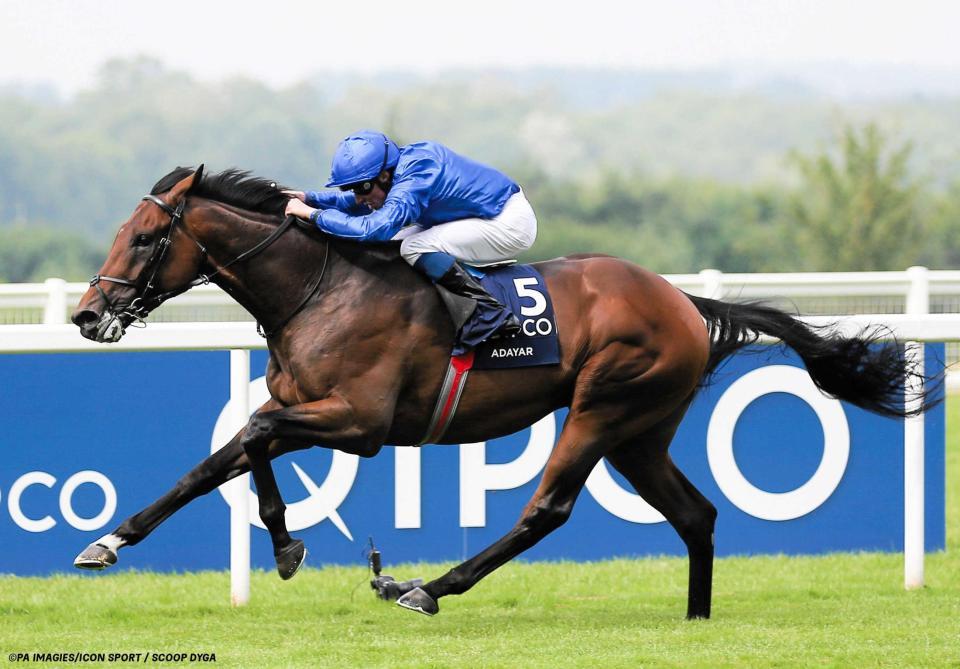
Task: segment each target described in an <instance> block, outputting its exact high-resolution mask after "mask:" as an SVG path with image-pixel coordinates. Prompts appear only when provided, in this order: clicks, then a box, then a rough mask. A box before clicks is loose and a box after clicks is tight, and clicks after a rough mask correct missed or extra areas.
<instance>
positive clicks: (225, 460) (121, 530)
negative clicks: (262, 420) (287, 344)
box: [73, 400, 303, 569]
mask: <svg viewBox="0 0 960 669" xmlns="http://www.w3.org/2000/svg"><path fill="white" fill-rule="evenodd" d="M278 406H279V405H277V404H276V403H274V402H273V401H272V400H271V401H270V402H267V403H266V404H264V405H263V406H262V407H260V409H259V410H258V411H265V410H270V409H274V408H276V407H278ZM245 429H246V428H244V429H243V430H240V432H238V433H237V434H236V436H234V437H233V439H231V440H230V442H229V443H228V444H227V445H226V446H224V447H223V448H221V449H220V450H219V451H217V452H216V453H213V454H212V455H210V456H208V457H207V458H206V459H204V460H203V461H202V462H201V463H200V464H198V465H197V466H196V467H194V468H193V469H191V470H190V471H189V472H188V473H187V474H186V475H184V476H183V478H181V479H180V480H179V481H177V483H176V485H174V486H173V488H172V489H171V490H170V491H169V492H167V493H166V494H165V495H163V496H162V497H161V498H160V499H158V500H157V501H156V502H154V503H153V504H151V505H150V506H148V507H147V508H145V509H144V510H143V511H140V512H139V513H137V514H136V515H133V516H130V517H129V518H127V519H126V520H124V521H123V523H121V524H120V525H119V526H118V527H117V528H116V529H115V530H114V531H113V532H111V533H110V534H107V535H105V536H103V537H100V538H99V539H97V540H96V541H95V542H93V543H92V544H90V545H89V546H87V548H86V549H84V551H83V552H82V553H80V555H78V556H77V557H76V559H75V560H74V562H73V564H74V566H76V567H78V568H80V569H105V568H106V567H109V566H111V565H113V564H115V563H116V562H117V551H119V550H120V548H122V547H124V546H133V545H135V544H138V543H140V542H141V541H142V540H143V539H145V538H146V537H147V536H148V535H149V534H150V533H151V532H153V531H154V530H155V529H156V528H157V527H158V526H159V525H160V523H162V522H163V521H165V520H166V519H167V518H169V517H170V516H171V515H173V514H174V513H175V512H177V511H178V510H180V509H181V508H183V507H184V506H185V505H186V504H188V503H189V502H191V501H192V500H194V499H196V498H197V497H200V496H202V495H206V494H207V493H209V492H211V491H212V490H215V489H216V488H217V487H219V486H220V485H222V484H223V483H225V482H227V481H229V480H230V479H232V478H235V477H237V476H239V475H240V474H243V473H245V472H248V471H250V464H249V462H248V460H247V456H246V454H245V453H244V452H243V446H242V445H241V443H240V441H241V437H243V434H244V431H245ZM302 447H303V446H301V445H299V444H295V443H289V442H288V443H278V444H276V445H274V446H273V447H271V449H270V451H269V457H270V458H275V457H277V456H280V455H282V454H284V453H288V452H290V451H292V450H296V449H297V448H302Z"/></svg>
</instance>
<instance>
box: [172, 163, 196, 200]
mask: <svg viewBox="0 0 960 669" xmlns="http://www.w3.org/2000/svg"><path fill="white" fill-rule="evenodd" d="M202 177H203V165H202V164H201V165H200V167H198V168H197V169H196V170H194V172H193V174H190V175H189V176H186V177H184V178H183V179H181V180H180V181H178V182H177V183H176V184H175V185H174V187H173V188H171V189H170V200H171V204H177V203H179V202H180V200H182V199H183V198H184V197H186V195H187V193H189V192H190V189H191V188H193V187H194V186H195V185H197V184H198V183H200V179H201V178H202Z"/></svg>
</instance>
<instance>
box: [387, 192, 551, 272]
mask: <svg viewBox="0 0 960 669" xmlns="http://www.w3.org/2000/svg"><path fill="white" fill-rule="evenodd" d="M394 239H395V240H396V239H399V240H403V241H402V242H401V243H400V255H402V256H403V259H404V260H406V261H407V262H408V263H410V264H411V265H413V264H414V263H415V262H417V260H418V259H419V258H420V256H421V255H423V254H424V253H435V252H441V253H448V254H450V255H452V256H453V257H454V258H456V259H457V260H462V261H464V262H467V263H470V264H471V265H480V266H482V265H489V264H492V263H496V262H501V261H504V260H513V259H515V258H516V257H517V256H518V255H519V254H521V253H522V252H524V251H526V250H527V249H529V248H530V247H531V246H533V242H534V241H535V240H536V239H537V217H536V215H535V214H534V213H533V207H531V206H530V203H529V202H527V198H526V197H525V196H524V195H523V191H519V192H517V193H514V194H513V195H512V196H511V197H510V199H509V200H507V203H506V204H505V205H504V207H503V211H501V212H500V214H499V215H497V216H496V217H494V218H464V219H461V220H459V221H450V222H449V223H441V224H439V225H435V226H433V227H432V228H427V229H423V228H421V227H419V226H416V225H412V226H409V227H406V228H404V229H403V230H401V231H400V232H398V233H397V234H396V235H395V236H394Z"/></svg>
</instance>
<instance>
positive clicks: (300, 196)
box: [283, 190, 307, 202]
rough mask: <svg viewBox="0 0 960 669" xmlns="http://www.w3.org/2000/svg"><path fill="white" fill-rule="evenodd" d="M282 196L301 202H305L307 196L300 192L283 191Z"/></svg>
mask: <svg viewBox="0 0 960 669" xmlns="http://www.w3.org/2000/svg"><path fill="white" fill-rule="evenodd" d="M283 194H284V195H289V196H290V197H295V198H297V199H298V200H300V201H301V202H306V201H307V196H306V194H305V193H304V192H303V191H302V190H285V191H283Z"/></svg>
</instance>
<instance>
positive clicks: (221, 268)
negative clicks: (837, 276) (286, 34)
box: [72, 165, 929, 618]
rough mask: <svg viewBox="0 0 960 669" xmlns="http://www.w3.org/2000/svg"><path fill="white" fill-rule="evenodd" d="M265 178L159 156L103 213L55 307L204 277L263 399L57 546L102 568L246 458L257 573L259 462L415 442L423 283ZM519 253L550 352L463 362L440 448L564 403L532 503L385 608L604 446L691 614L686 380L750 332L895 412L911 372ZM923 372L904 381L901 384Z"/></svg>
mask: <svg viewBox="0 0 960 669" xmlns="http://www.w3.org/2000/svg"><path fill="white" fill-rule="evenodd" d="M282 190H283V187H282V186H277V185H276V184H274V183H272V182H270V181H267V180H265V179H261V178H257V177H254V176H251V175H250V174H249V173H247V172H241V171H239V170H227V171H225V172H222V173H220V174H214V175H206V176H204V174H203V166H202V165H201V166H200V167H199V168H197V169H196V170H194V169H190V168H177V169H176V170H174V171H172V172H171V173H170V174H168V175H166V176H165V177H163V178H162V179H161V180H160V181H159V182H158V183H157V184H156V185H155V186H154V188H153V189H152V191H151V194H150V195H148V196H146V197H144V199H143V200H142V201H141V203H140V204H139V205H138V206H137V207H136V209H135V210H134V211H133V213H132V214H131V216H130V218H129V219H128V220H127V221H126V222H125V223H124V224H123V225H122V226H121V227H120V230H119V232H118V233H117V236H116V239H115V240H114V242H113V245H112V247H111V249H110V252H109V255H108V257H107V259H106V261H105V263H104V264H103V267H102V268H101V270H100V273H99V274H98V275H97V276H95V277H94V279H93V280H92V281H91V286H90V289H89V290H88V291H87V292H86V294H84V296H83V298H82V299H81V301H80V303H79V305H78V306H77V308H76V310H75V311H74V312H73V315H72V320H73V322H74V323H75V324H76V325H77V326H79V328H80V332H81V334H82V335H83V336H84V337H86V338H88V339H92V340H95V341H99V342H112V341H117V340H119V339H120V337H121V336H123V333H124V331H125V329H126V328H127V326H129V325H131V323H133V322H134V321H140V320H142V319H143V318H145V317H146V316H147V315H148V314H149V313H150V311H151V310H152V309H154V308H156V307H157V306H158V305H159V304H161V303H162V302H163V301H164V300H166V299H168V298H170V297H172V296H174V295H177V294H179V293H181V292H183V291H185V290H187V289H189V288H190V287H191V286H193V285H197V284H198V283H202V282H207V281H212V282H213V283H215V284H217V285H219V286H220V287H221V288H223V290H224V291H226V292H227V293H228V294H229V295H230V296H232V297H233V298H234V299H235V300H236V301H237V302H239V303H240V304H241V305H242V306H243V307H245V308H246V309H247V310H248V311H249V312H250V313H251V314H252V315H253V316H254V317H255V318H256V320H257V322H258V324H259V326H262V327H263V329H264V334H265V336H266V338H267V345H268V348H269V355H270V357H269V362H268V366H267V372H266V378H267V386H268V388H269V391H270V396H271V399H270V400H269V401H267V403H266V404H264V405H263V406H262V407H260V408H259V409H258V410H257V411H256V412H255V413H254V414H253V416H252V417H251V418H250V420H249V422H248V423H247V424H246V426H245V427H244V428H243V429H241V430H240V431H239V432H238V433H237V435H236V436H235V437H234V438H233V439H232V440H231V441H230V442H229V443H228V444H227V445H226V446H225V447H224V448H223V449H222V450H220V451H218V452H216V453H214V454H213V455H210V456H209V457H207V458H206V459H205V460H203V461H202V462H201V463H200V464H198V465H197V466H196V467H195V468H194V469H192V470H191V471H190V472H188V473H187V474H186V475H184V476H183V477H182V478H181V479H180V480H179V481H178V482H177V483H176V485H174V487H173V488H172V489H171V490H170V491H169V492H167V493H166V494H165V495H163V496H162V497H160V498H159V499H158V500H157V501H156V502H154V503H153V504H151V505H150V506H148V507H147V508H145V509H143V510H142V511H140V512H139V513H137V514H135V515H133V516H131V517H129V518H127V519H126V520H124V521H123V522H122V523H121V524H120V525H119V527H117V528H116V529H115V530H114V531H113V532H112V533H110V534H108V535H106V536H104V537H102V538H101V539H99V540H98V541H97V542H95V543H93V544H90V546H88V547H87V549H85V550H84V551H83V552H82V553H81V554H80V555H79V556H78V557H77V559H76V561H75V565H76V566H77V567H81V568H96V569H102V568H104V567H107V566H109V565H112V564H114V563H115V562H116V561H117V552H118V550H119V549H120V548H121V547H123V546H133V545H136V544H138V543H140V542H141V541H142V540H143V539H144V538H146V537H147V536H148V535H149V534H150V533H151V532H152V531H153V530H154V529H156V527H157V526H158V525H159V524H160V523H162V522H163V521H164V520H165V519H166V518H168V517H169V516H170V515H171V514H173V513H174V512H176V511H177V510H178V509H180V508H181V507H183V506H184V505H185V504H187V503H188V502H190V501H191V500H193V499H195V498H196V497H198V496H200V495H204V494H207V493H209V492H211V491H212V490H214V489H215V488H217V487H218V486H220V485H221V484H222V483H224V482H225V481H228V480H230V479H232V478H233V477H235V476H237V475H239V474H241V473H243V472H247V471H250V472H252V474H253V478H254V481H255V483H256V487H257V491H258V494H259V500H260V507H259V513H260V517H261V519H262V520H263V523H264V525H265V526H266V528H267V529H268V531H269V533H270V538H271V540H272V543H273V549H274V555H275V557H276V562H277V568H278V570H279V572H280V575H281V576H282V577H283V578H290V577H292V576H293V575H294V574H295V573H296V571H297V569H298V568H299V567H300V565H301V564H302V562H303V559H304V556H305V550H304V546H303V542H302V541H300V540H296V539H294V538H292V537H291V536H290V534H289V532H288V531H287V528H286V525H285V521H284V511H285V508H286V507H285V506H284V503H283V500H282V498H281V495H280V491H279V490H278V487H277V483H276V480H275V478H274V474H273V470H272V468H271V464H270V461H271V460H273V459H274V458H276V457H278V456H280V455H283V454H285V453H289V452H291V451H295V450H298V449H304V448H309V447H310V446H312V445H315V444H320V445H323V446H324V447H327V448H334V449H339V450H341V451H344V452H347V453H352V454H356V455H359V456H363V457H372V456H374V455H376V454H377V453H378V452H379V451H380V450H381V448H382V447H383V445H384V444H393V445H411V444H417V443H419V440H420V439H421V437H422V436H423V435H424V434H425V432H426V430H427V427H428V423H429V421H430V418H431V412H432V408H433V407H434V404H435V402H436V400H437V395H438V393H439V392H440V388H441V383H442V380H443V377H444V372H445V369H446V367H447V365H448V362H449V359H450V351H451V347H452V344H453V340H454V334H455V333H454V331H453V327H452V321H451V320H450V318H449V316H448V314H447V311H446V309H445V308H444V306H443V304H442V302H441V300H440V298H439V296H438V293H437V291H436V290H435V289H434V287H433V286H432V285H431V284H430V283H429V282H428V281H427V280H425V279H423V278H421V277H420V275H419V274H417V273H416V272H414V271H411V269H410V267H409V266H408V265H407V264H406V263H405V262H404V261H403V260H402V259H401V258H400V255H399V252H398V245H396V244H393V245H391V244H375V245H374V244H366V245H364V244H358V243H355V242H351V241H346V240H341V239H336V238H332V237H328V236H325V235H323V234H322V233H320V232H319V231H318V230H316V229H315V228H313V227H312V226H309V224H306V223H302V224H300V225H297V224H293V222H292V219H284V217H283V211H284V206H285V204H286V202H287V199H288V196H286V195H284V194H283V193H282ZM535 267H536V268H537V269H538V270H539V271H540V273H541V274H542V276H543V277H544V279H545V281H546V284H547V286H548V288H549V292H550V294H551V296H552V299H553V304H554V309H555V315H556V322H557V328H558V332H559V337H560V340H559V341H560V352H561V360H560V363H559V364H557V365H551V366H541V367H534V368H528V369H508V370H484V371H475V372H474V373H472V374H471V375H470V376H469V379H468V381H467V383H466V386H465V388H464V390H463V395H462V398H461V401H460V405H459V409H458V412H457V414H456V416H455V417H454V419H453V422H452V423H451V424H450V426H449V429H448V431H447V432H446V434H445V435H444V437H443V438H442V440H441V442H442V443H445V444H459V443H464V442H475V441H483V440H489V439H493V438H496V437H499V436H503V435H507V434H511V433H513V432H515V431H517V430H520V429H522V428H524V427H526V426H529V425H531V424H532V423H534V422H535V421H537V420H538V419H540V418H542V417H543V416H545V415H547V414H549V413H550V412H552V411H554V410H556V409H559V408H561V407H568V408H569V411H568V414H567V417H566V421H565V423H564V426H563V429H562V432H561V433H560V436H559V439H558V442H557V444H556V447H555V448H554V450H553V452H552V454H551V455H550V457H549V460H548V462H547V464H546V466H545V469H544V472H543V475H542V478H541V480H540V482H539V485H538V487H537V489H536V492H535V493H534V495H533V497H532V498H531V499H530V501H529V502H528V503H527V505H526V507H525V508H524V509H523V511H522V513H521V515H520V518H519V520H518V521H517V523H516V525H515V526H514V527H513V528H512V529H511V530H510V531H509V532H508V533H507V534H506V535H505V536H503V537H502V538H501V539H499V540H498V541H496V542H495V543H493V544H492V545H491V546H489V547H488V548H486V549H485V550H483V551H482V552H480V553H479V554H478V555H476V556H474V557H472V558H470V559H469V560H467V561H465V562H463V563H462V564H460V565H458V566H457V567H454V568H453V569H451V570H450V571H449V572H447V573H446V574H444V575H443V576H441V577H439V578H437V579H435V580H432V581H430V582H428V583H426V584H425V585H423V586H422V587H420V588H416V589H414V590H412V591H410V592H407V593H406V594H404V595H403V596H402V597H401V598H400V600H399V601H398V603H400V604H401V605H403V606H405V607H407V608H411V609H414V610H417V611H420V612H423V613H427V614H431V615H432V614H434V613H437V612H438V610H439V606H438V601H439V600H440V599H441V598H442V597H445V596H447V595H454V594H461V593H464V592H466V591H467V590H469V589H470V588H472V587H473V586H474V585H475V584H476V583H477V582H478V581H479V580H480V579H482V578H483V577H484V576H486V575H487V574H489V573H490V572H492V571H493V570H495V569H497V568H498V567H500V566H501V565H503V564H504V563H506V562H507V561H509V560H511V559H512V558H514V557H516V556H517V555H519V554H520V553H521V552H523V551H524V550H526V549H528V548H530V547H531V546H533V545H534V544H536V543H537V542H538V541H539V540H541V539H542V538H544V537H545V536H546V535H547V534H548V533H550V532H551V531H553V530H555V529H557V528H558V527H560V526H561V525H563V523H564V522H565V521H566V520H567V518H568V517H569V516H570V512H571V511H572V509H573V506H574V502H575V501H576V499H577V495H578V494H579V492H580V490H581V489H582V488H583V486H584V483H585V481H586V479H587V477H588V475H589V474H590V472H591V470H592V469H593V468H594V466H595V465H597V463H598V462H599V461H600V459H601V458H606V460H607V461H608V462H609V463H610V464H611V465H612V466H613V467H614V468H616V470H617V471H619V472H620V473H621V474H622V475H623V476H624V477H625V478H626V479H627V480H628V481H629V482H630V484H631V485H632V486H633V487H634V488H635V489H636V491H637V493H638V494H639V495H641V496H642V497H643V499H644V500H646V501H647V502H648V503H649V504H650V505H652V506H653V507H654V508H656V509H657V510H658V511H659V512H660V513H662V514H663V516H664V517H665V518H666V519H667V520H668V521H669V523H670V524H671V525H672V526H673V528H674V529H675V530H676V531H677V533H678V534H679V535H680V537H681V538H682V540H683V542H684V543H685V545H686V547H687V550H688V555H689V585H688V596H687V617H688V618H708V617H709V616H710V603H711V588H712V579H713V553H714V548H713V530H714V521H715V518H716V515H717V512H716V509H715V508H714V506H713V505H712V504H711V503H710V502H709V501H708V500H707V499H706V498H705V497H704V496H703V495H702V494H700V492H699V491H698V490H697V489H696V488H694V486H693V485H692V484H691V483H690V482H689V481H688V480H687V479H686V478H685V477H684V475H683V474H682V473H681V472H680V471H679V470H678V469H677V467H676V465H675V464H674V463H673V461H672V460H671V458H670V456H669V454H668V447H669V446H670V442H671V440H672V438H673V436H674V433H675V432H676V430H677V427H678V425H679V424H680V421H681V420H682V419H683V416H684V412H685V411H686V410H687V407H689V405H690V402H691V400H692V399H693V397H694V395H695V393H696V392H697V389H698V388H699V387H700V386H701V384H702V383H704V381H705V379H706V378H707V377H708V376H709V375H710V373H711V372H713V371H714V370H715V369H716V368H717V365H718V364H719V363H720V361H721V360H723V358H724V357H726V356H727V355H729V354H731V353H733V352H734V351H736V350H737V349H739V348H741V347H743V346H746V345H748V344H750V343H753V342H755V341H756V340H757V339H758V337H759V336H760V335H761V334H766V335H770V336H772V337H775V338H778V339H780V340H782V342H783V343H784V344H786V345H787V346H789V347H791V348H793V349H794V350H795V351H797V353H798V354H799V355H800V356H801V358H802V359H803V361H804V363H805V364H806V367H807V370H808V372H809V373H810V375H811V377H812V378H813V380H814V382H815V383H816V384H817V386H818V387H819V388H820V389H821V390H822V391H823V392H824V393H825V394H827V395H829V396H832V397H835V398H838V399H841V400H846V401H848V402H852V403H853V404H855V405H857V406H860V407H863V408H866V409H868V410H870V411H874V412H876V413H879V414H883V415H888V416H904V415H909V414H911V413H917V412H919V411H920V410H922V409H924V408H926V407H925V405H926V404H927V403H928V401H929V398H928V396H929V391H928V390H920V391H919V393H920V396H919V397H918V398H915V399H916V400H917V401H915V402H913V404H909V405H907V406H910V407H913V408H911V409H907V408H905V404H904V396H903V390H902V388H903V383H904V378H905V377H911V376H918V375H919V374H920V373H919V372H918V371H916V370H914V369H913V368H912V367H911V366H910V365H909V364H908V362H907V361H906V360H905V358H904V355H903V353H902V351H901V349H899V348H898V347H897V346H896V345H895V343H894V344H890V343H887V344H882V343H879V338H880V333H878V332H863V333H861V335H860V336H856V337H850V338H848V337H844V336H841V335H839V334H837V333H835V332H833V331H826V330H818V329H814V328H811V327H809V326H807V325H805V324H804V323H803V322H802V321H800V320H799V319H798V318H796V317H794V316H792V315H790V314H787V313H786V312H783V311H780V310H778V309H775V308H772V307H769V306H764V305H761V304H756V303H751V304H735V303H729V302H722V301H717V300H711V299H705V298H701V297H695V296H691V295H688V294H686V293H684V292H682V291H680V290H678V289H677V288H675V287H674V286H672V285H671V284H670V283H668V282H667V281H666V280H664V279H663V278H662V277H660V276H658V275H656V274H654V273H652V272H650V271H647V270H645V269H642V268H640V267H638V266H637V265H634V264H632V263H630V262H627V261H625V260H621V259H618V258H615V257H612V256H605V255H570V256H567V257H564V258H558V259H555V260H550V261H547V262H541V263H536V264H535ZM921 387H922V386H921Z"/></svg>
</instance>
